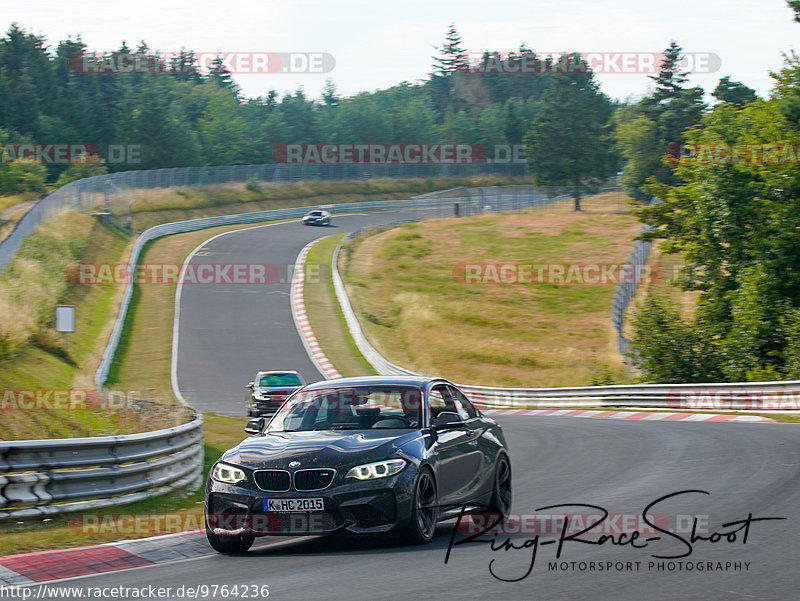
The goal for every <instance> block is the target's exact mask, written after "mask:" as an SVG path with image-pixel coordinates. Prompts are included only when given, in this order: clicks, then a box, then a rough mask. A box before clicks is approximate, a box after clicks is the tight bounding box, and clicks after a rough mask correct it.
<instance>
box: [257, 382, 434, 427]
mask: <svg viewBox="0 0 800 601" xmlns="http://www.w3.org/2000/svg"><path fill="white" fill-rule="evenodd" d="M421 398H422V395H421V392H420V390H419V389H418V388H413V387H397V386H355V387H348V388H320V389H317V390H300V391H298V392H297V393H296V394H294V395H293V396H292V397H291V398H289V400H288V401H287V402H286V404H284V406H283V407H282V408H281V409H280V410H279V411H278V412H277V413H276V414H275V416H274V417H273V418H272V420H271V421H270V423H269V426H268V427H267V432H307V431H312V430H367V429H381V428H384V429H396V428H401V429H411V428H419V427H420V423H421V419H422V418H421V416H422V411H421Z"/></svg>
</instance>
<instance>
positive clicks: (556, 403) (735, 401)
mask: <svg viewBox="0 0 800 601" xmlns="http://www.w3.org/2000/svg"><path fill="white" fill-rule="evenodd" d="M448 192H450V191H448ZM655 202H657V200H656V201H655ZM357 233H358V232H353V234H351V235H350V236H354V235H357ZM644 244H645V243H641V244H639V245H636V246H635V248H634V250H633V251H632V252H631V257H629V259H628V262H631V263H633V264H634V265H642V264H644V263H645V262H646V261H647V254H646V251H649V244H648V246H647V248H646V250H645V249H641V247H642V246H643V245H644ZM637 247H638V248H640V249H641V250H637ZM340 250H341V245H340V246H338V247H337V248H336V250H335V251H334V254H333V259H332V261H331V274H332V279H333V287H334V291H335V293H336V298H337V300H338V302H339V305H340V306H341V309H342V313H343V315H344V318H345V322H346V323H347V327H348V330H349V331H350V335H351V336H352V337H353V341H354V342H355V344H356V347H357V348H358V350H359V352H361V354H362V355H363V356H364V358H365V359H366V360H367V361H368V362H369V363H370V365H372V367H373V369H374V370H375V371H376V372H377V373H378V374H381V375H420V374H417V373H416V372H414V371H411V370H409V369H406V368H404V367H401V366H399V365H396V364H394V363H392V362H391V361H389V360H388V359H386V358H385V357H384V356H383V355H381V354H380V353H379V352H378V351H377V350H376V349H375V347H373V346H372V345H371V344H370V342H369V340H367V337H366V335H365V334H364V331H363V330H362V328H361V324H360V323H359V321H358V318H357V317H356V315H355V312H354V311H353V307H352V305H351V304H350V299H349V297H348V295H347V291H346V289H345V286H344V282H343V280H342V277H341V274H340V273H339V254H340ZM636 283H638V278H636V282H635V283H634V284H631V285H627V284H626V288H625V294H626V295H627V294H628V293H630V297H629V298H627V301H626V304H625V308H627V304H628V303H630V299H631V298H632V297H633V293H634V292H635V288H636ZM615 302H616V297H615ZM621 311H622V313H621V314H622V315H624V309H621ZM614 325H615V328H616V326H617V324H616V323H615V324H614ZM621 327H622V326H621V322H620V327H619V329H617V331H618V332H619V333H620V335H621ZM458 386H459V388H461V389H462V390H464V392H466V393H467V394H469V395H470V396H471V398H472V400H473V401H474V402H475V403H476V404H477V405H479V406H484V407H498V408H499V407H508V408H514V407H519V408H523V407H524V408H536V407H654V408H664V409H678V410H680V409H701V410H702V409H710V410H743V409H759V410H785V409H790V410H800V381H779V382H734V383H697V384H693V383H692V384H640V385H626V384H625V385H623V384H620V385H611V386H579V387H571V388H498V387H490V386H472V385H465V384H459V385H458Z"/></svg>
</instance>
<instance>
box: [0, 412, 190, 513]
mask: <svg viewBox="0 0 800 601" xmlns="http://www.w3.org/2000/svg"><path fill="white" fill-rule="evenodd" d="M202 467H203V415H202V414H199V413H198V414H196V415H195V417H194V418H193V419H192V420H191V421H190V422H188V423H186V424H182V425H180V426H176V427H173V428H166V429H163V430H156V431H154V432H143V433H140V434H129V435H124V436H99V437H90V438H71V439H50V440H22V441H9V442H0V521H9V520H21V519H31V518H42V517H47V516H52V515H55V514H61V513H68V512H76V511H89V510H96V509H100V508H103V507H108V506H111V505H122V504H127V503H132V502H134V501H139V500H141V499H145V498H148V497H152V496H156V495H161V494H164V493H167V492H169V491H172V490H177V489H180V488H184V487H189V486H193V487H196V486H198V485H199V483H200V480H201V478H202Z"/></svg>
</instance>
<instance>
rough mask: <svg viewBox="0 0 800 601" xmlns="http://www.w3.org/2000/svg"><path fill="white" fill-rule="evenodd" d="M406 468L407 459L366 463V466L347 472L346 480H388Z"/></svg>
mask: <svg viewBox="0 0 800 601" xmlns="http://www.w3.org/2000/svg"><path fill="white" fill-rule="evenodd" d="M405 466H406V460H405V459H389V460H388V461H377V462H375V463H365V464H364V465H357V466H356V467H354V468H353V469H351V470H350V471H349V472H347V475H346V476H345V478H356V479H358V480H373V479H375V478H386V477H387V476H394V475H395V474H396V473H397V472H399V471H400V470H402V469H403V468H404V467H405Z"/></svg>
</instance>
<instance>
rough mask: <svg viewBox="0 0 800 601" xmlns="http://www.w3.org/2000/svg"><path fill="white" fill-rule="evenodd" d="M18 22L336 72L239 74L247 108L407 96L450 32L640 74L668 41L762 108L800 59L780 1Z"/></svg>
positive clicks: (93, 11)
mask: <svg viewBox="0 0 800 601" xmlns="http://www.w3.org/2000/svg"><path fill="white" fill-rule="evenodd" d="M13 22H17V23H19V24H20V25H21V26H22V27H23V28H25V29H26V30H28V31H31V32H33V33H35V34H40V35H44V36H45V37H46V39H47V42H48V43H49V44H50V45H51V46H55V45H56V44H57V43H58V41H60V40H63V39H67V38H68V37H72V38H75V37H77V36H80V37H81V38H82V39H83V41H84V42H85V43H86V45H87V46H88V49H89V50H91V51H100V52H102V51H107V50H114V49H117V48H119V47H120V45H121V43H122V41H123V40H124V41H126V42H127V43H128V45H129V46H131V47H135V46H137V45H138V43H139V42H140V41H141V40H144V41H146V42H147V44H148V45H149V47H150V48H152V49H157V50H160V51H163V52H165V53H171V52H176V51H179V50H180V49H181V48H182V47H183V48H187V49H192V50H194V51H196V52H208V53H215V52H217V51H221V52H223V53H236V56H237V57H238V58H237V60H241V61H244V60H247V58H246V57H248V56H251V57H252V55H251V54H248V53H297V54H299V55H300V58H296V59H295V60H296V61H297V64H298V65H300V64H301V63H302V62H303V58H305V59H307V60H309V61H311V64H317V63H318V61H319V60H322V59H319V58H317V57H318V55H320V54H321V53H326V58H325V59H324V60H323V63H322V64H323V65H330V66H332V69H330V70H328V72H324V73H319V72H313V73H238V74H235V75H234V79H235V80H236V81H237V83H238V84H239V85H240V86H241V88H242V92H243V94H244V96H246V97H254V96H264V95H266V93H267V91H268V90H270V89H275V90H277V91H278V92H279V93H280V94H281V95H283V94H284V93H285V92H293V91H294V90H296V89H297V88H299V87H302V88H303V90H304V91H305V93H306V95H307V96H310V97H312V98H319V96H320V93H321V91H322V89H323V86H324V85H325V80H326V79H331V80H332V81H333V82H334V84H335V85H336V88H337V90H338V92H339V94H340V95H341V96H352V95H354V94H357V93H358V92H361V91H374V90H376V89H384V88H387V87H390V86H393V85H396V84H398V83H400V82H402V81H407V82H411V83H415V82H417V81H419V80H422V79H424V78H426V76H427V74H428V73H429V72H430V71H431V65H432V59H431V57H432V56H434V55H435V54H436V49H435V47H436V46H440V45H441V44H442V42H443V40H444V36H445V33H446V31H447V28H448V26H449V25H450V23H453V24H455V27H456V28H457V30H458V31H459V32H460V34H461V38H462V44H463V46H464V47H465V49H466V50H467V51H469V52H476V53H478V52H482V51H484V50H486V49H490V50H499V51H511V50H515V49H517V48H519V47H520V45H521V44H524V45H525V46H526V47H528V48H531V49H532V50H534V51H536V52H562V51H579V52H582V53H584V54H586V53H605V54H604V55H600V56H604V57H605V58H604V59H602V60H606V61H613V60H614V59H613V56H614V54H616V53H626V55H628V56H635V57H636V58H635V59H633V60H635V61H639V60H643V59H642V58H641V57H643V56H644V57H646V56H648V55H652V54H654V53H659V52H661V51H663V49H664V48H666V47H667V46H668V45H669V43H670V41H671V40H676V41H677V42H678V43H679V44H680V45H681V46H682V47H683V49H684V51H685V52H686V53H688V54H689V55H690V57H691V58H692V60H696V61H698V63H699V69H698V70H703V71H710V70H713V72H707V73H700V72H697V73H693V74H692V75H691V77H690V80H689V81H690V84H692V85H700V86H702V87H703V88H704V89H705V90H706V91H707V92H710V91H712V90H713V89H714V87H715V86H716V84H717V82H718V81H719V79H720V77H722V76H725V75H729V76H731V78H732V79H733V80H737V81H741V82H743V83H745V84H746V85H748V86H750V87H752V88H754V89H755V90H756V92H757V93H758V94H759V95H761V96H762V97H763V96H767V95H768V94H769V91H770V89H771V88H772V79H771V78H770V77H769V71H771V70H777V69H780V68H781V66H782V64H783V56H782V53H784V52H790V51H792V50H793V49H795V48H797V49H798V51H800V44H798V43H797V40H800V23H795V22H794V21H793V13H792V11H791V10H790V9H789V8H788V7H787V5H786V2H785V0H725V1H723V0H670V1H664V0H658V1H654V0H554V1H550V0H539V1H536V0H493V1H492V2H491V3H489V2H478V1H473V0H460V1H455V0H401V1H400V2H381V1H380V0H373V1H365V0H334V1H329V2H325V1H317V0H295V1H292V0H228V1H227V2H211V1H207V0H196V1H193V2H189V1H186V0H137V1H136V2H132V3H130V4H127V3H125V2H119V1H117V2H109V1H108V0H103V1H97V0H78V1H74V2H69V1H66V2H65V1H64V0H24V1H23V0H11V1H9V0H0V26H2V28H3V33H5V32H6V31H7V30H8V28H9V26H10V25H11V23H13ZM633 53H635V54H633ZM241 57H245V58H241ZM709 57H711V58H710V59H709ZM250 60H253V59H252V58H251V59H250ZM268 60H269V61H271V62H269V64H271V65H275V64H276V63H275V60H276V59H275V58H274V57H273V58H270V59H268ZM620 60H622V59H620ZM709 61H710V63H709ZM242 64H243V65H244V67H243V70H247V69H246V63H242ZM283 64H285V63H283ZM614 64H615V63H613V62H612V63H610V66H609V70H610V71H611V70H613V69H614ZM616 64H620V63H616ZM704 64H712V67H711V68H706V67H703V65H704ZM714 66H718V69H713V67H714ZM318 70H322V71H325V70H327V67H323V68H322V69H318ZM645 70H646V67H645V69H642V70H640V71H645ZM507 76H508V77H513V75H511V74H509V75H507ZM597 79H598V81H599V82H600V85H601V89H602V90H603V91H604V92H605V93H606V94H608V95H609V96H611V97H613V98H619V99H626V98H636V97H640V96H643V95H646V94H647V93H648V91H649V90H650V89H652V82H651V80H650V79H648V77H647V75H646V74H645V73H644V72H636V73H615V72H606V73H599V74H598V76H597Z"/></svg>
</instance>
